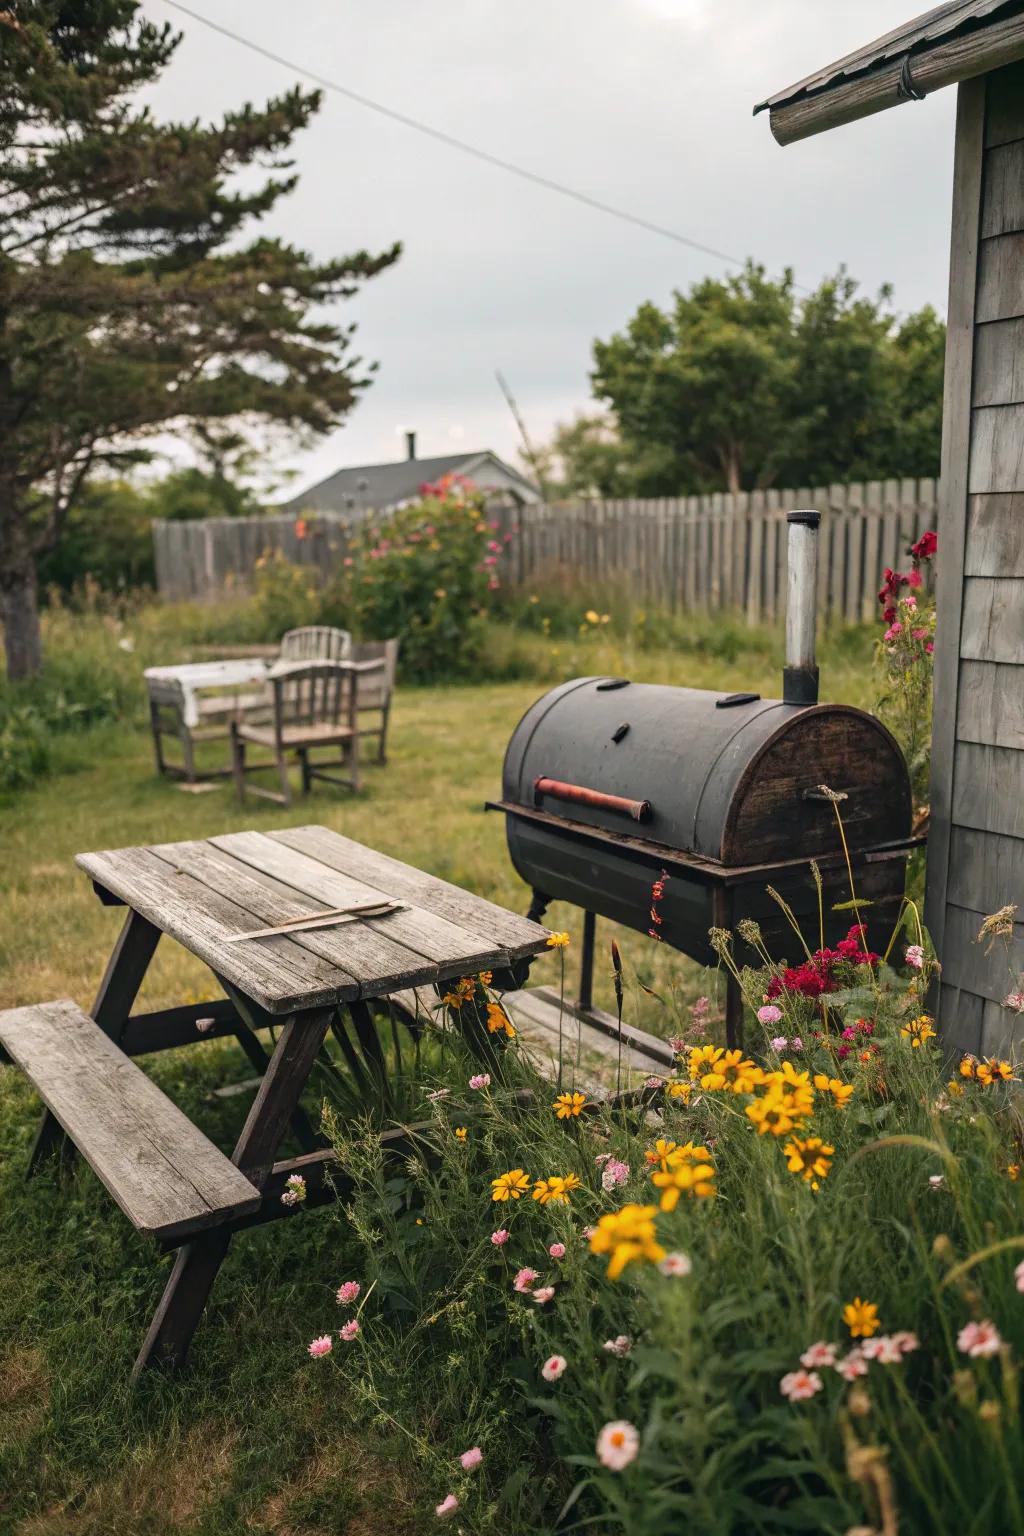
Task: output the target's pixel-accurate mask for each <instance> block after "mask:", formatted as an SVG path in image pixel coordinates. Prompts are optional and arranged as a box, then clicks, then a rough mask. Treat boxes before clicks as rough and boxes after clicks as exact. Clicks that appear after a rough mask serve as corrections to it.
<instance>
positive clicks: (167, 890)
mask: <svg viewBox="0 0 1024 1536" xmlns="http://www.w3.org/2000/svg"><path fill="white" fill-rule="evenodd" d="M76 862H77V863H78V865H79V866H80V867H81V868H82V869H83V870H85V872H86V874H88V875H89V876H90V878H91V879H92V880H94V881H95V882H96V884H97V885H98V886H100V887H101V888H102V889H103V890H104V891H107V892H109V893H110V894H111V895H112V896H115V897H117V898H118V899H119V900H120V901H122V902H124V903H125V904H126V905H127V906H129V907H131V908H133V909H134V910H135V911H136V912H138V913H139V914H140V916H142V917H144V918H145V919H146V920H147V921H148V922H150V923H152V924H153V925H154V926H155V927H157V928H159V929H160V930H161V932H163V933H166V934H168V935H169V936H170V937H171V938H173V939H176V940H177V941H178V943H180V944H182V945H183V946H184V947H185V948H186V949H188V950H190V951H191V952H192V953H193V954H194V955H197V956H198V958H199V959H200V960H202V961H204V962H205V963H206V964H207V965H208V966H209V967H210V969H211V970H212V971H214V972H215V973H216V974H217V975H219V976H223V977H224V978H225V979H226V980H227V981H229V982H231V983H232V985H234V986H237V987H238V988H239V989H240V990H241V991H242V992H244V993H245V995H246V996H247V997H250V998H252V999H253V1001H254V1002H256V1003H258V1004H259V1005H260V1006H261V1007H263V1008H265V1009H266V1010H267V1011H268V1012H269V1013H274V1014H286V1013H293V1012H295V1011H297V1010H301V1009H307V1008H317V1007H323V1006H325V1005H328V1004H331V1003H344V1002H351V1001H353V1000H355V999H357V998H368V997H382V996H386V995H387V994H388V993H391V992H396V991H398V990H400V989H401V988H404V987H409V986H421V985H424V984H428V983H430V982H433V981H440V980H443V979H446V978H448V977H451V976H462V975H473V974H475V973H477V972H479V971H481V970H488V969H491V968H492V967H501V966H506V965H508V964H510V963H511V962H512V961H513V960H519V959H523V958H525V957H526V956H527V955H535V954H538V953H539V952H540V951H541V950H543V949H544V947H545V944H546V941H547V930H546V929H545V928H542V927H541V926H540V925H539V924H538V923H532V922H530V921H529V920H528V919H527V918H525V917H518V916H516V914H515V913H512V912H508V911H506V910H505V908H504V907H499V906H496V905H495V904H494V903H493V902H490V901H486V900H484V898H483V897H480V896H474V895H471V894H470V892H468V891H464V890H462V889H460V887H458V886H456V885H450V884H449V883H448V882H447V881H446V880H439V879H437V878H436V877H435V876H433V875H428V874H425V873H424V872H423V871H422V870H419V869H416V868H414V867H413V866H412V865H409V864H403V863H402V862H401V861H400V860H398V859H393V858H389V857H388V856H387V855H386V854H383V853H377V852H376V851H375V850H374V849H372V848H367V847H365V846H364V845H363V844H362V843H357V842H354V841H353V840H352V839H351V838H348V837H342V836H341V835H340V834H339V833H337V832H332V831H331V830H330V829H329V828H327V827H316V826H313V827H289V828H287V829H285V830H284V831H280V832H232V833H228V834H227V835H225V836H222V837H211V838H206V839H203V840H202V841H198V842H183V843H160V844H157V845H156V846H155V847H151V848H118V849H112V850H108V851H106V852H101V853H82V854H79V855H78V858H77V860H76ZM374 898H382V899H384V898H387V899H392V900H396V901H399V902H402V903H405V905H404V906H403V907H402V908H401V909H399V910H395V911H392V912H389V913H387V914H385V915H383V916H379V917H371V918H360V919H359V920H357V921H347V922H344V923H342V924H340V925H339V926H337V927H325V928H319V929H311V930H304V931H302V932H297V933H296V932H293V933H291V934H277V935H275V936H273V937H270V938H251V939H244V940H240V941H235V942H228V941H229V940H231V936H232V935H237V934H239V933H251V932H252V931H253V930H255V929H259V928H267V927H276V926H278V925H280V924H281V923H283V922H287V921H289V920H291V919H296V918H302V917H314V916H315V915H316V914H317V913H323V912H326V911H328V910H330V909H336V908H341V907H349V906H352V905H355V904H357V903H361V902H369V901H371V900H373V899H374Z"/></svg>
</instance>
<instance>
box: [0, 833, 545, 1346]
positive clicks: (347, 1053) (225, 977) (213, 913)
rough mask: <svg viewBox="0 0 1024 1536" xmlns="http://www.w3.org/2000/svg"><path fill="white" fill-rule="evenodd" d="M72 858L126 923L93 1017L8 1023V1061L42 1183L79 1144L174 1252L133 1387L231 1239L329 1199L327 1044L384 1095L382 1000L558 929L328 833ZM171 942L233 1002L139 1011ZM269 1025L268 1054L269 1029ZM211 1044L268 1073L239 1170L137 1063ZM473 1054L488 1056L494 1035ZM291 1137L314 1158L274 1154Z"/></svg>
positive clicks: (196, 1302)
mask: <svg viewBox="0 0 1024 1536" xmlns="http://www.w3.org/2000/svg"><path fill="white" fill-rule="evenodd" d="M76 862H77V863H78V865H79V867H80V868H81V869H82V870H84V871H85V873H86V874H87V875H88V876H89V877H90V879H91V880H92V882H93V885H94V887H95V890H96V893H97V895H98V896H99V898H100V900H101V901H102V902H103V903H104V904H105V905H110V906H115V905H116V906H124V907H126V908H127V909H128V910H127V915H126V917H125V920H124V924H123V927H122V929H121V933H120V936H119V938H118V939H117V942H116V944H115V946H114V949H113V953H112V955H111V957H110V960H109V963H108V965H107V968H106V972H105V974H104V977H103V980H102V983H101V985H100V989H99V993H98V995H97V998H96V1002H95V1004H94V1006H93V1009H92V1013H91V1016H89V1015H86V1014H84V1013H83V1012H82V1011H81V1010H79V1009H78V1008H77V1007H76V1005H75V1004H74V1003H72V1002H70V1001H68V1000H64V1001H62V1002H58V1003H49V1004H40V1005H36V1006H34V1007H28V1008H20V1009H13V1010H10V1011H9V1012H7V1013H5V1014H0V1048H3V1049H6V1051H7V1052H8V1054H9V1056H10V1058H11V1059H12V1060H13V1061H14V1062H15V1063H16V1064H17V1065H18V1066H20V1067H22V1068H23V1069H24V1070H25V1072H26V1073H27V1074H28V1076H29V1077H30V1079H31V1080H32V1082H33V1084H34V1085H35V1087H36V1088H37V1091H38V1092H39V1093H40V1095H41V1096H42V1098H43V1100H44V1102H45V1104H46V1105H47V1109H46V1111H45V1114H44V1118H43V1121H42V1124H41V1126H40V1131H39V1135H38V1137H37V1140H36V1145H35V1147H34V1149H33V1153H32V1160H31V1166H32V1169H33V1170H35V1169H38V1168H39V1167H40V1166H41V1165H42V1164H43V1162H44V1161H45V1160H46V1159H48V1158H49V1157H51V1156H52V1155H53V1154H54V1153H58V1152H59V1153H61V1154H63V1155H64V1156H65V1158H66V1157H69V1156H72V1155H73V1151H72V1147H75V1148H77V1149H78V1150H79V1151H80V1152H81V1154H82V1155H83V1156H84V1157H85V1159H86V1160H87V1161H88V1162H89V1163H90V1164H91V1166H92V1167H93V1168H94V1169H95V1171H96V1172H97V1174H98V1175H99V1177H100V1178H101V1179H102V1180H103V1182H104V1183H105V1184H106V1186H107V1188H108V1189H109V1191H110V1193H111V1194H112V1195H113V1196H114V1198H115V1199H116V1200H117V1202H118V1204H119V1205H120V1206H121V1207H122V1209H123V1210H124V1211H125V1213H126V1214H127V1215H128V1216H129V1217H130V1219H131V1220H132V1221H133V1222H134V1224H135V1225H136V1227H137V1228H138V1229H139V1230H140V1231H143V1232H146V1233H148V1234H150V1235H152V1236H153V1237H155V1238H156V1239H157V1240H158V1241H159V1242H160V1243H161V1244H162V1245H163V1246H164V1247H165V1248H177V1250H178V1252H177V1258H176V1260H175V1262H174V1266H173V1269H172V1271H171V1274H170V1278H169V1280H168V1282H167V1286H166V1288H165V1290H164V1294H163V1297H162V1299H161V1301H160V1304H159V1306H158V1307H157V1310H156V1313H155V1315H154V1317H153V1320H152V1323H151V1325H150V1328H149V1332H148V1334H147V1336H146V1340H145V1343H144V1344H143V1347H142V1351H141V1353H140V1355H139V1357H138V1360H137V1362H136V1367H135V1369H136V1373H137V1372H138V1371H139V1370H141V1369H142V1368H143V1367H144V1366H147V1365H149V1364H151V1363H154V1362H156V1361H162V1362H165V1363H168V1364H171V1365H178V1364H180V1363H181V1362H182V1361H183V1360H184V1358H185V1354H186V1352H187V1349H188V1346H189V1342H190V1340H191V1338H192V1335H193V1333H194V1331H195V1328H196V1326H197V1324H198V1322H199V1319H200V1317H201V1316H202V1312H203V1309H204V1307H205V1304H206V1301H207V1298H208V1296H209V1293H210V1289H211V1287H212V1285H213V1282H214V1279H215V1277H216V1274H217V1271H218V1270H219V1268H220V1265H221V1263H222V1262H223V1260H224V1256H225V1254H226V1253H227V1250H228V1245H229V1243H230V1241H231V1237H232V1235H233V1233H234V1232H235V1231H237V1230H239V1229H241V1228H243V1227H248V1226H252V1225H256V1224H259V1223H261V1222H264V1221H269V1220H272V1219H274V1218H277V1217H281V1216H284V1215H287V1214H289V1208H288V1207H287V1206H284V1205H282V1202H281V1195H282V1194H283V1193H284V1192H285V1190H286V1188H287V1181H288V1179H289V1177H291V1176H293V1175H294V1174H296V1173H301V1174H302V1176H303V1178H304V1179H305V1180H306V1183H307V1192H308V1198H307V1206H305V1207H304V1206H301V1205H300V1206H298V1207H295V1208H293V1209H295V1210H297V1211H301V1210H303V1209H305V1208H312V1207H313V1206H315V1205H318V1204H322V1203H326V1202H327V1201H329V1200H330V1199H331V1198H333V1196H334V1188H335V1186H334V1182H333V1180H332V1178H331V1164H332V1161H333V1159H334V1153H333V1150H332V1149H331V1148H330V1147H329V1146H327V1145H325V1144H324V1141H323V1138H321V1137H320V1136H319V1135H318V1133H317V1131H316V1130H315V1129H314V1127H313V1125H312V1124H311V1123H310V1121H309V1120H308V1118H307V1117H306V1115H305V1113H304V1111H303V1110H302V1107H301V1105H300V1102H299V1100H300V1097H301V1094H302V1091H303V1089H304V1088H305V1086H306V1083H307V1080H308V1078H309V1076H310V1072H311V1071H312V1069H313V1067H314V1065H315V1063H316V1060H317V1056H318V1053H319V1052H320V1051H321V1049H322V1048H323V1046H324V1044H325V1040H326V1037H327V1035H328V1032H329V1031H332V1032H333V1033H334V1036H335V1037H336V1040H337V1043H338V1045H339V1047H340V1048H341V1050H342V1054H343V1057H344V1058H345V1059H348V1060H349V1061H352V1060H353V1059H354V1060H355V1061H356V1062H357V1063H358V1064H359V1067H360V1071H361V1072H364V1073H365V1075H366V1079H367V1080H371V1079H373V1077H374V1074H377V1080H378V1081H383V1076H382V1074H386V1071H387V1066H386V1064H385V1061H384V1057H383V1054H382V1050H381V1037H380V1036H379V1035H378V1032H377V1026H376V1024H375V1023H374V1020H373V1017H372V1013H371V1009H370V1007H369V1004H370V1002H371V1001H372V1000H373V999H377V998H388V997H391V996H392V995H393V994H395V993H397V992H399V991H401V990H403V989H407V988H415V987H418V986H426V985H430V984H435V985H436V984H438V983H440V982H443V981H445V980H447V979H448V978H451V977H458V976H463V975H476V974H478V973H479V972H480V971H482V970H488V969H498V968H501V967H508V966H511V965H513V964H514V963H515V962H516V961H517V960H522V959H525V958H527V957H528V956H532V955H536V954H538V953H539V952H540V951H541V950H542V949H544V947H545V944H546V940H547V930H546V929H544V928H542V927H541V926H540V925H539V924H537V923H534V922H531V921H529V920H528V919H526V918H523V917H518V916H516V915H515V914H513V913H511V912H507V911H506V910H505V909H504V908H502V907H498V906H496V905H495V904H494V903H493V902H490V901H486V900H484V899H483V898H482V897H479V896H474V895H471V894H470V893H469V892H468V891H464V890H461V889H460V888H459V887H458V886H455V885H451V884H449V883H448V882H447V881H445V880H440V879H437V878H436V877H435V876H433V875H429V874H426V873H425V872H424V871H422V870H419V869H416V868H414V867H413V866H412V865H409V864H404V863H402V862H401V861H400V860H398V859H394V858H390V857H388V856H387V855H385V854H382V853H378V852H376V851H375V850H374V849H372V848H367V847H365V846H364V845H363V844H361V843H357V842H353V841H352V839H351V838H347V837H342V836H340V835H339V834H338V833H336V832H333V831H330V830H329V829H328V828H326V827H319V826H306V827H291V828H287V829H285V830H283V831H278V832H234V833H229V834H227V835H225V836H221V837H211V838H206V839H203V840H201V841H196V842H178V843H162V844H157V845H156V846H154V847H147V848H119V849H114V850H108V851H106V852H101V853H83V854H79V856H78V858H77V861H76ZM352 909H357V910H355V911H353V910H352ZM268 929H269V930H271V932H269V933H268V932H267V930H268ZM282 930H283V931H282ZM162 935H167V937H169V938H171V939H175V940H176V941H177V942H178V943H179V944H181V945H183V946H184V948H185V949H187V950H189V951H190V952H191V953H192V954H194V955H196V956H198V958H199V959H200V960H202V961H203V962H204V963H205V964H206V965H207V966H208V967H209V968H210V970H211V971H212V973H213V975H214V976H215V977H216V978H217V981H218V982H219V984H220V986H221V988H222V990H223V992H224V994H225V996H224V998H223V999H221V1000H220V1001H218V1002H215V1003H208V1002H207V1003H200V1004H189V1005H186V1006H181V1007H175V1008H169V1009H163V1010H160V1011H158V1012H153V1013H143V1014H133V1013H132V1008H133V1006H134V1004H135V1000H136V997H137V995H138V992H139V989H140V987H141V985H142V981H143V978H144V976H145V974H146V971H147V969H148V967H149V965H150V962H151V960H152V958H153V954H154V951H155V950H156V947H157V944H158V942H159V940H160V938H161V936H162ZM270 1026H277V1032H276V1043H272V1048H271V1049H270V1050H269V1051H268V1050H267V1049H266V1048H265V1046H264V1045H263V1044H262V1043H261V1041H260V1040H259V1039H258V1038H257V1032H258V1031H262V1030H264V1029H266V1028H268V1027H270ZM216 1035H233V1036H235V1037H236V1038H237V1039H238V1040H239V1042H240V1044H242V1046H243V1048H244V1049H245V1051H246V1053H247V1055H248V1057H249V1059H250V1060H251V1061H252V1062H253V1063H254V1065H255V1066H256V1067H257V1069H258V1070H259V1073H260V1083H259V1088H258V1091H257V1092H256V1096H255V1100H254V1102H253V1105H252V1108H251V1110H250V1112H249V1115H248V1118H247V1119H246V1122H245V1126H244V1128H243V1130H242V1133H241V1135H240V1137H239V1139H238V1142H237V1144H236V1146H235V1148H234V1151H233V1152H232V1154H231V1156H230V1158H228V1157H227V1156H225V1155H224V1154H223V1153H222V1152H220V1151H219V1149H218V1148H217V1147H215V1146H214V1145H213V1143H212V1142H210V1141H209V1140H208V1139H207V1138H206V1137H205V1136H204V1135H203V1133H202V1132H201V1131H199V1130H198V1128H197V1127H195V1126H194V1125H193V1124H192V1123H191V1122H190V1121H189V1120H188V1119H187V1117H186V1116H185V1115H184V1114H183V1113H182V1112H181V1111H180V1110H179V1109H178V1108H177V1107H176V1106H175V1105H174V1104H172V1103H171V1101H170V1100H169V1099H167V1098H166V1097H165V1096H164V1095H163V1094H162V1093H161V1092H160V1090H159V1089H158V1088H157V1087H156V1085H155V1084H154V1083H153V1082H152V1081H151V1080H150V1079H149V1078H147V1077H146V1076H145V1075H144V1074H143V1073H142V1072H141V1071H140V1070H139V1068H138V1067H136V1066H135V1064H134V1061H133V1059H132V1058H133V1057H135V1056H137V1055H141V1054H144V1053H146V1052H148V1051H157V1050H164V1049H167V1048H170V1047H173V1046H181V1045H187V1044H190V1043H195V1042H197V1041H199V1040H202V1039H209V1038H211V1037H214V1036H216ZM467 1039H468V1040H469V1043H470V1045H471V1046H472V1045H473V1040H472V1038H471V1035H469V1034H467ZM477 1044H478V1046H479V1047H480V1048H481V1050H493V1045H492V1044H491V1042H489V1040H488V1039H487V1038H486V1034H483V1035H482V1036H481V1037H480V1038H479V1040H478V1042H477ZM289 1126H291V1128H292V1130H293V1132H294V1134H295V1137H296V1139H297V1141H298V1143H299V1145H300V1147H301V1148H302V1154H301V1155H300V1156H297V1157H290V1158H284V1159H279V1158H278V1152H279V1148H280V1145H281V1142H282V1140H283V1138H284V1136H285V1134H286V1132H287V1130H288V1128H289ZM390 1134H391V1135H392V1136H395V1135H401V1132H392V1133H390Z"/></svg>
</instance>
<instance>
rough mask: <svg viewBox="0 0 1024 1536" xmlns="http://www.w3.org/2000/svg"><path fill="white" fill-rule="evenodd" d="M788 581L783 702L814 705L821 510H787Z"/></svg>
mask: <svg viewBox="0 0 1024 1536" xmlns="http://www.w3.org/2000/svg"><path fill="white" fill-rule="evenodd" d="M786 522H787V523H788V524H789V554H788V564H789V581H788V588H789V590H788V595H787V600H786V665H785V667H784V668H783V672H782V700H783V703H784V704H817V702H818V667H817V662H816V660H815V651H814V641H815V629H816V628H817V619H818V524H819V523H820V522H821V513H820V512H814V511H801V512H789V513H787V515H786Z"/></svg>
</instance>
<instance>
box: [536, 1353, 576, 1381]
mask: <svg viewBox="0 0 1024 1536" xmlns="http://www.w3.org/2000/svg"><path fill="white" fill-rule="evenodd" d="M568 1364H569V1362H568V1360H567V1359H566V1358H565V1356H564V1355H551V1356H550V1357H549V1358H548V1359H547V1360H545V1361H544V1364H543V1365H542V1366H541V1368H540V1373H541V1375H542V1376H543V1377H544V1380H545V1381H557V1380H558V1378H559V1376H564V1375H565V1372H566V1369H567V1367H568Z"/></svg>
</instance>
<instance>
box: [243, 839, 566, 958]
mask: <svg viewBox="0 0 1024 1536" xmlns="http://www.w3.org/2000/svg"><path fill="white" fill-rule="evenodd" d="M267 836H268V837H270V838H272V839H273V840H274V841H275V842H278V843H283V844H284V846H285V847H287V848H296V849H298V850H299V852H300V853H307V854H309V855H310V856H311V857H312V858H314V859H319V861H320V862H321V863H322V864H326V865H327V866H328V868H330V869H335V870H338V871H339V872H340V873H342V874H347V875H351V876H352V878H353V879H355V880H363V881H365V882H366V883H367V884H368V885H375V884H376V885H377V886H379V885H380V883H381V882H382V881H383V882H385V884H386V888H387V890H388V891H390V893H391V894H392V895H393V896H397V897H398V898H399V899H400V900H402V901H412V902H415V903H416V905H417V906H420V907H428V908H429V909H430V911H431V912H434V913H436V914H437V915H438V916H440V917H445V918H447V919H448V920H449V922H452V923H455V924H456V925H457V926H458V927H460V928H465V929H467V930H468V931H469V933H470V934H473V935H476V934H477V933H480V932H483V933H485V934H488V935H489V936H490V938H491V940H492V941H493V942H494V943H496V944H500V945H502V946H503V947H504V948H505V949H507V950H508V952H509V954H510V955H512V956H513V957H514V958H516V959H523V958H525V957H526V956H527V955H534V954H538V953H539V952H540V951H541V950H542V949H543V948H544V947H545V944H546V938H547V934H546V930H545V929H544V928H542V927H541V926H540V925H539V924H538V923H531V922H530V920H529V919H528V918H525V917H519V916H518V915H517V914H516V913H514V912H509V911H507V910H506V909H505V908H504V907H499V906H497V905H496V904H495V903H494V902H493V901H487V900H486V899H485V898H484V897H483V896H474V895H473V893H472V892H471V891H464V890H463V889H462V888H461V886H457V885H451V884H449V882H448V881H447V880H441V879H439V878H438V877H437V876H436V875H430V874H427V872H426V871H425V870H422V869H416V868H415V867H414V866H413V865H411V864H403V863H402V862H401V861H400V860H399V859H393V858H391V857H390V856H389V855H388V854H386V853H379V852H378V851H377V850H376V849H374V848H367V847H365V846H364V845H363V844H362V843H357V842H355V841H353V839H352V838H349V837H342V836H341V834H340V833H338V832H334V831H332V830H331V829H330V828H329V827H318V826H307V827H287V828H285V829H284V830H282V831H280V832H269V833H268V834H267Z"/></svg>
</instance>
